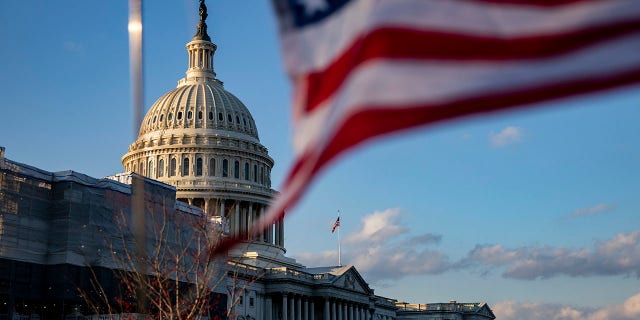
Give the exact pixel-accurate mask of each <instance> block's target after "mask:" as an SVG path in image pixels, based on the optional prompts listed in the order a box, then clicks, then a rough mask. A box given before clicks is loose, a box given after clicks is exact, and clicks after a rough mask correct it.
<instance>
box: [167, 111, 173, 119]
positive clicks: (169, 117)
mask: <svg viewBox="0 0 640 320" xmlns="http://www.w3.org/2000/svg"><path fill="white" fill-rule="evenodd" d="M171 119H173V113H169V115H168V116H167V120H169V121H171Z"/></svg>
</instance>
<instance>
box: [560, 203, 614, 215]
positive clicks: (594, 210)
mask: <svg viewBox="0 0 640 320" xmlns="http://www.w3.org/2000/svg"><path fill="white" fill-rule="evenodd" d="M615 208H616V206H615V205H613V204H605V203H599V204H597V205H595V206H593V207H587V208H580V209H577V210H575V211H573V212H572V213H571V216H572V217H578V216H587V215H596V214H598V213H603V212H607V211H611V210H613V209H615Z"/></svg>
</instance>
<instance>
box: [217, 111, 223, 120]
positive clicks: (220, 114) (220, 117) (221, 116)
mask: <svg viewBox="0 0 640 320" xmlns="http://www.w3.org/2000/svg"><path fill="white" fill-rule="evenodd" d="M223 120H224V116H223V115H222V112H218V121H223Z"/></svg>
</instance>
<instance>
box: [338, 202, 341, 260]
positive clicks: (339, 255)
mask: <svg viewBox="0 0 640 320" xmlns="http://www.w3.org/2000/svg"><path fill="white" fill-rule="evenodd" d="M338 221H340V210H338ZM340 226H342V221H340V224H339V225H338V267H342V259H341V255H342V254H341V252H340V247H341V243H340V229H342V228H340Z"/></svg>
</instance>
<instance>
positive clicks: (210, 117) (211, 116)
mask: <svg viewBox="0 0 640 320" xmlns="http://www.w3.org/2000/svg"><path fill="white" fill-rule="evenodd" d="M209 120H213V112H211V111H209Z"/></svg>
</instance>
